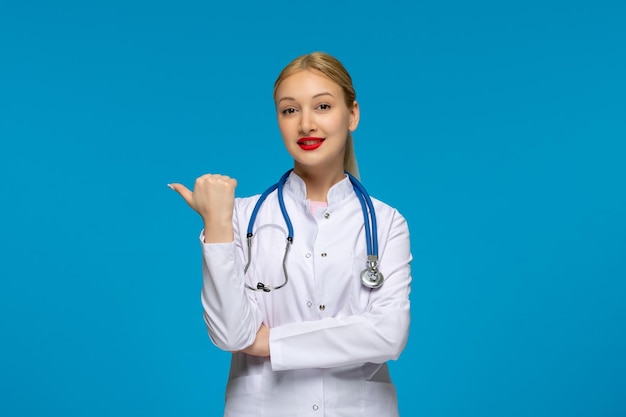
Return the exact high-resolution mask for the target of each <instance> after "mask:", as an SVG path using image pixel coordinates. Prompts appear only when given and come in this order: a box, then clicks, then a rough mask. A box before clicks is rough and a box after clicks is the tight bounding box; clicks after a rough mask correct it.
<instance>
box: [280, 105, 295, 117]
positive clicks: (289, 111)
mask: <svg viewBox="0 0 626 417" xmlns="http://www.w3.org/2000/svg"><path fill="white" fill-rule="evenodd" d="M295 112H296V109H295V108H294V107H287V108H284V109H282V110H281V111H280V113H281V114H282V115H283V116H289V115H291V114H294V113H295Z"/></svg>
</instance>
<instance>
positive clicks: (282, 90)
mask: <svg viewBox="0 0 626 417" xmlns="http://www.w3.org/2000/svg"><path fill="white" fill-rule="evenodd" d="M322 93H329V94H332V95H333V96H335V97H338V98H339V97H343V91H342V89H341V87H340V86H339V85H338V84H337V83H335V82H334V81H333V80H331V79H330V78H328V77H327V76H326V75H324V74H323V73H321V72H319V71H316V70H308V69H305V70H300V71H297V72H295V73H293V74H291V75H289V76H287V77H286V78H285V79H284V80H282V81H281V83H280V84H279V85H278V88H277V89H276V100H280V99H281V98H283V97H290V98H294V99H300V98H302V99H304V98H310V97H313V96H315V95H318V94H322Z"/></svg>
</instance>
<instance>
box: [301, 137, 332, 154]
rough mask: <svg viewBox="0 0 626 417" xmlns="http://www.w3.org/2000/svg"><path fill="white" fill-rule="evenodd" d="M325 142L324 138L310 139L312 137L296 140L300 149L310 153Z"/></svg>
mask: <svg viewBox="0 0 626 417" xmlns="http://www.w3.org/2000/svg"><path fill="white" fill-rule="evenodd" d="M325 140H326V139H324V138H312V137H308V138H300V139H299V140H298V146H300V148H302V149H303V150H305V151H312V150H315V149H317V148H319V147H320V146H322V143H323V142H324V141H325Z"/></svg>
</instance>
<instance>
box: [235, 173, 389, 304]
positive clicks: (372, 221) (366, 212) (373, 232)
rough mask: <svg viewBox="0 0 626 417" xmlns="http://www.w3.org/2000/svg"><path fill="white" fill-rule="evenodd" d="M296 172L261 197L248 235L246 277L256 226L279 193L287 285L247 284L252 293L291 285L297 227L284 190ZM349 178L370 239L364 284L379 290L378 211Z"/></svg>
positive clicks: (253, 213) (360, 187)
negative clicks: (264, 207)
mask: <svg viewBox="0 0 626 417" xmlns="http://www.w3.org/2000/svg"><path fill="white" fill-rule="evenodd" d="M292 171H293V169H290V170H288V171H287V172H285V173H284V174H283V175H282V177H280V180H278V182H277V183H276V184H274V185H272V186H270V187H269V188H268V189H267V190H265V192H263V194H261V196H260V197H259V199H258V200H257V202H256V204H255V205H254V208H253V209H252V213H251V215H250V221H249V222H248V229H247V233H246V238H247V241H248V262H247V263H246V266H245V267H244V274H245V273H247V272H248V268H249V267H250V263H251V261H252V239H253V237H254V233H253V229H254V223H255V221H256V218H257V215H258V213H259V210H260V208H261V205H262V204H263V202H264V201H265V199H266V198H267V197H268V196H269V195H270V194H271V193H272V192H274V191H275V190H276V191H277V194H278V195H277V197H278V204H279V206H280V211H281V213H282V216H283V219H284V220H285V224H286V225H287V246H286V247H285V254H284V256H283V265H282V266H283V272H284V275H285V281H284V282H283V283H282V284H280V285H278V286H275V287H272V286H268V285H265V284H263V283H262V282H259V283H257V286H256V288H253V287H251V286H249V285H248V284H245V283H244V285H245V287H246V288H248V289H251V290H256V291H264V292H270V291H271V290H276V289H279V288H282V287H284V286H285V285H286V284H287V282H288V281H289V275H288V273H287V255H288V254H289V249H290V248H291V245H292V244H293V237H294V232H293V224H292V223H291V219H290V218H289V214H288V213H287V208H286V207H285V199H284V196H283V189H284V186H285V183H286V182H287V178H289V175H290V174H291V172H292ZM345 174H346V175H347V176H348V178H349V179H350V182H351V183H352V188H353V189H354V192H355V194H356V196H357V198H358V200H359V203H360V204H361V210H362V211H363V225H364V227H365V239H366V244H367V255H368V265H369V266H368V268H367V269H365V270H364V271H363V272H362V274H361V281H362V282H363V284H364V285H365V286H367V287H369V288H378V287H380V286H381V285H382V283H383V276H382V274H381V273H380V271H378V229H377V224H376V212H375V210H374V204H373V203H372V199H371V198H370V196H369V194H368V193H367V191H366V190H365V187H363V184H361V182H360V181H359V180H357V179H356V178H355V177H354V176H353V175H352V174H350V173H349V172H347V171H345Z"/></svg>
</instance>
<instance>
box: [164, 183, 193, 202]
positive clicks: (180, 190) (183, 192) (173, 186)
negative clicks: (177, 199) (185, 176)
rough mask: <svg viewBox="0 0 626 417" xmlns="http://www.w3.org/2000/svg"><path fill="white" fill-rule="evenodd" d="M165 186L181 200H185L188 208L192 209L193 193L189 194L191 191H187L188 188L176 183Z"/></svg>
mask: <svg viewBox="0 0 626 417" xmlns="http://www.w3.org/2000/svg"><path fill="white" fill-rule="evenodd" d="M167 186H168V187H170V188H171V189H172V190H174V191H176V192H177V193H178V194H180V196H181V197H182V198H183V200H185V202H186V203H187V204H189V206H190V207H192V208H193V206H192V199H193V193H192V192H191V190H189V188H187V187H185V186H184V185H183V184H179V183H176V182H175V183H172V184H167Z"/></svg>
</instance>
